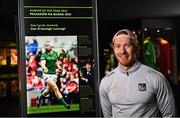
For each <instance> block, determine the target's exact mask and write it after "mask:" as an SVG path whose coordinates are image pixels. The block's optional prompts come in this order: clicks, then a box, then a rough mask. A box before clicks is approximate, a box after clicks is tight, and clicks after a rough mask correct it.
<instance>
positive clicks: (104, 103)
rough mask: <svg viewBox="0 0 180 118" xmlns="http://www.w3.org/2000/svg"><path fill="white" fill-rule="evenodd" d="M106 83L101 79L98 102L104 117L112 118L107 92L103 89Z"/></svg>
mask: <svg viewBox="0 0 180 118" xmlns="http://www.w3.org/2000/svg"><path fill="white" fill-rule="evenodd" d="M105 86H106V83H105V81H104V80H103V79H102V81H101V84H100V87H99V95H100V102H101V108H102V112H103V115H104V117H112V105H111V102H110V101H109V97H108V95H107V90H106V89H105Z"/></svg>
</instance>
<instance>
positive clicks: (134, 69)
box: [118, 60, 142, 74]
mask: <svg viewBox="0 0 180 118" xmlns="http://www.w3.org/2000/svg"><path fill="white" fill-rule="evenodd" d="M141 65H142V64H141V63H140V62H139V61H138V60H136V62H135V63H134V64H133V66H132V67H131V68H129V69H128V70H125V69H123V68H121V65H120V64H118V70H119V71H120V72H122V73H129V74H130V73H133V72H135V71H137V70H138V69H139V68H140V67H141Z"/></svg>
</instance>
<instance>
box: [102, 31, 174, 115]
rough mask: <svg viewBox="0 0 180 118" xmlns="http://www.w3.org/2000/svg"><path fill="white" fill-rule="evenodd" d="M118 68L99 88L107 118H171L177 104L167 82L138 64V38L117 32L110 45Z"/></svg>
mask: <svg viewBox="0 0 180 118" xmlns="http://www.w3.org/2000/svg"><path fill="white" fill-rule="evenodd" d="M111 46H112V48H113V51H114V54H115V56H116V58H117V60H118V66H117V68H115V69H114V70H112V71H111V72H110V73H109V74H108V75H106V76H105V77H104V78H103V79H102V81H101V84H100V87H99V92H100V100H101V106H102V111H103V115H104V117H160V116H162V117H172V116H175V103H174V97H173V93H172V90H171V87H170V85H169V83H168V81H167V80H166V78H165V77H164V76H163V75H162V74H161V73H160V72H158V71H156V70H154V69H153V68H151V67H148V66H146V65H143V64H141V63H140V62H139V61H138V60H137V58H136V57H137V55H138V51H139V45H138V40H137V37H136V35H135V34H134V33H133V32H132V31H130V30H128V29H123V30H120V31H118V32H117V33H116V34H115V35H114V37H113V39H112V44H111Z"/></svg>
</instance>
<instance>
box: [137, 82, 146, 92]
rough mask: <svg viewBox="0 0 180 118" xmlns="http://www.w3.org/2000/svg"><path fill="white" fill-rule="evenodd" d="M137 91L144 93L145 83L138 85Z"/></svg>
mask: <svg viewBox="0 0 180 118" xmlns="http://www.w3.org/2000/svg"><path fill="white" fill-rule="evenodd" d="M138 89H139V91H146V83H139V84H138Z"/></svg>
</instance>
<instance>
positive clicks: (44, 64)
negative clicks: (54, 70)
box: [41, 60, 48, 73]
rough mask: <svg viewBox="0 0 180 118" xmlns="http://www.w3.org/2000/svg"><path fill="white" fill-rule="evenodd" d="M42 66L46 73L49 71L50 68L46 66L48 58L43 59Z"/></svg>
mask: <svg viewBox="0 0 180 118" xmlns="http://www.w3.org/2000/svg"><path fill="white" fill-rule="evenodd" d="M41 67H42V69H43V71H44V72H45V73H47V72H48V68H47V67H46V60H41Z"/></svg>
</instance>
